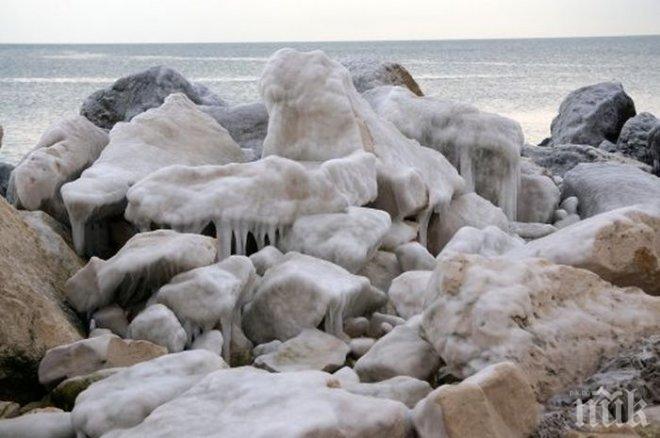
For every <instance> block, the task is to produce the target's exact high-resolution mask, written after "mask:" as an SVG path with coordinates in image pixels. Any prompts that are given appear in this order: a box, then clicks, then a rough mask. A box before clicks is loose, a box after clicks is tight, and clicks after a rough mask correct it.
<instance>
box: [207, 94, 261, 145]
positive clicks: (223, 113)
mask: <svg viewBox="0 0 660 438" xmlns="http://www.w3.org/2000/svg"><path fill="white" fill-rule="evenodd" d="M199 109H201V110H202V111H204V112H205V113H206V114H208V115H210V116H211V117H213V118H214V119H215V120H216V121H217V122H218V123H219V124H220V125H222V127H223V128H225V129H226V130H227V131H229V135H231V138H233V139H234V141H235V142H236V143H238V144H239V145H241V147H242V148H245V149H251V150H253V151H254V156H255V157H257V158H258V157H261V148H262V146H263V143H264V139H265V138H266V131H267V130H268V111H266V105H264V104H263V103H261V102H254V103H247V104H243V105H235V106H231V107H227V106H218V105H203V106H200V108H199Z"/></svg>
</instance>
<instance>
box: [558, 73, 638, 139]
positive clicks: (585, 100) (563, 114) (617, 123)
mask: <svg viewBox="0 0 660 438" xmlns="http://www.w3.org/2000/svg"><path fill="white" fill-rule="evenodd" d="M635 113H636V112H635V103H634V102H633V100H632V99H631V98H630V96H628V95H627V94H626V92H625V91H624V90H623V86H622V85H621V84H620V83H618V82H602V83H600V84H595V85H589V86H587V87H582V88H579V89H577V90H575V91H573V92H571V93H570V94H569V95H568V96H566V98H565V99H564V101H563V102H562V103H561V105H560V106H559V114H557V117H555V119H554V120H553V121H552V125H551V127H550V131H551V133H552V136H551V137H552V139H551V142H550V145H559V144H566V143H574V144H586V145H590V146H598V145H599V144H601V143H602V142H603V140H609V141H611V142H612V143H616V141H617V139H618V138H619V133H620V132H621V128H622V127H623V125H624V123H626V121H627V120H628V119H629V118H631V117H633V116H634V115H635Z"/></svg>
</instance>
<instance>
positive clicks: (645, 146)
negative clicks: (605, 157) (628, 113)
mask: <svg viewBox="0 0 660 438" xmlns="http://www.w3.org/2000/svg"><path fill="white" fill-rule="evenodd" d="M658 125H660V120H658V119H657V118H656V117H655V116H654V115H653V114H651V113H639V114H637V115H636V116H635V117H632V118H630V119H628V121H627V122H626V123H625V125H623V128H622V129H621V134H620V135H619V140H618V141H617V143H616V151H617V152H620V153H622V154H623V155H625V156H627V157H631V158H634V159H636V160H638V161H641V162H642V163H646V164H649V165H653V154H652V152H651V148H650V147H649V134H650V133H651V131H653V129H654V128H655V127H656V126H658Z"/></svg>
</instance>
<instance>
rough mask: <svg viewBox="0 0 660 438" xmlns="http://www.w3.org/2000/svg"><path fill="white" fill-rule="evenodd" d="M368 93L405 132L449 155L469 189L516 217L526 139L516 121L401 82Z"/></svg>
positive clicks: (378, 108)
mask: <svg viewBox="0 0 660 438" xmlns="http://www.w3.org/2000/svg"><path fill="white" fill-rule="evenodd" d="M364 96H365V98H366V99H367V101H368V102H369V103H370V104H371V106H372V107H373V108H374V110H375V111H376V113H377V114H378V115H379V116H381V117H383V118H384V119H386V120H389V121H390V122H392V123H393V124H394V125H395V126H396V127H397V128H398V129H399V130H400V131H401V132H402V133H403V134H404V135H405V136H406V137H408V138H411V139H414V140H417V141H418V142H420V143H421V144H422V145H424V146H426V147H429V148H432V149H435V150H437V151H439V152H441V153H442V154H443V155H444V156H445V157H447V159H448V160H449V162H451V163H452V164H453V165H454V167H455V168H456V169H459V171H460V174H461V176H462V177H463V178H465V182H466V184H467V188H468V190H474V191H476V192H477V193H478V194H479V195H480V196H482V197H484V198H486V199H488V200H489V201H490V202H492V203H493V204H495V205H497V206H499V207H501V208H502V210H503V211H504V212H505V213H506V215H507V217H509V219H515V217H516V195H517V189H518V185H519V177H520V148H521V147H522V146H523V143H524V136H523V132H522V128H521V127H520V125H519V124H518V123H517V122H515V121H513V120H511V119H508V118H505V117H502V116H498V115H496V114H490V113H484V112H481V111H479V110H478V109H477V108H475V107H473V106H471V105H466V104H461V103H454V102H448V101H443V100H438V99H435V98H432V97H418V96H415V95H414V94H412V93H411V92H409V91H408V90H406V89H404V88H401V87H379V88H376V89H373V90H371V91H368V92H367V93H365V95H364Z"/></svg>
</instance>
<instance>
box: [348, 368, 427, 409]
mask: <svg viewBox="0 0 660 438" xmlns="http://www.w3.org/2000/svg"><path fill="white" fill-rule="evenodd" d="M346 390H347V391H348V392H351V393H353V394H359V395H365V396H368V397H375V398H385V399H390V400H396V401H400V402H401V403H403V404H404V405H406V406H408V407H409V408H410V409H412V408H414V407H415V405H416V404H417V402H419V401H420V400H422V399H423V398H424V397H426V396H427V395H428V394H429V393H430V392H431V390H432V388H431V385H429V384H428V383H427V382H425V381H423V380H419V379H415V378H414V377H410V376H396V377H392V378H391V379H387V380H383V381H380V382H372V383H358V384H355V385H348V386H346Z"/></svg>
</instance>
